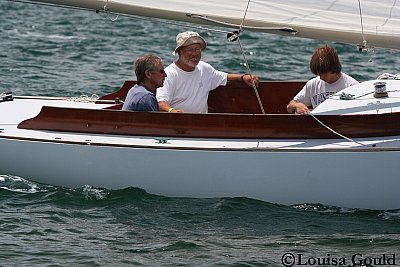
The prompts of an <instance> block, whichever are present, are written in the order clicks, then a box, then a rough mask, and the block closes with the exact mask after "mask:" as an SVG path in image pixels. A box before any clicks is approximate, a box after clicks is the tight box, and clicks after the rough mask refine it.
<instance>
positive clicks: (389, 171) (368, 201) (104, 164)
mask: <svg viewBox="0 0 400 267" xmlns="http://www.w3.org/2000/svg"><path fill="white" fill-rule="evenodd" d="M0 147H1V150H2V151H7V153H3V152H2V153H1V154H0V162H1V164H0V165H1V167H0V169H1V170H2V173H7V174H13V175H18V176H22V177H24V178H29V179H32V180H34V181H38V182H42V183H47V184H52V185H59V186H66V187H80V186H84V185H87V184H89V185H92V186H95V187H103V188H113V189H117V188H126V187H139V188H143V189H145V190H146V191H147V192H149V193H153V194H161V195H165V196H173V197H202V198H203V197H207V198H208V197H237V196H244V197H250V198H255V199H260V200H264V201H268V202H273V203H279V204H299V203H322V204H329V205H335V206H340V207H350V208H353V207H354V208H369V209H395V208H399V207H400V194H399V192H398V191H399V188H400V187H399V185H400V180H399V179H398V172H399V165H398V159H399V157H400V151H399V150H396V151H384V150H383V151H380V150H377V151H372V150H371V151H360V152H356V151H351V152H350V151H347V152H340V151H335V150H334V151H329V150H328V151H318V152H317V151H312V150H304V149H300V150H299V151H282V152H279V151H276V150H268V149H250V150H249V151H240V150H236V149H234V150H230V149H228V150H223V149H221V150H220V149H212V150H209V149H179V148H172V149H168V148H161V147H154V148H148V147H147V148H135V147H124V146H109V145H104V144H103V145H100V144H93V143H91V144H89V143H88V144H86V145H84V144H82V143H80V144H77V143H75V144H73V143H71V144H64V143H55V142H37V141H26V140H10V139H0Z"/></svg>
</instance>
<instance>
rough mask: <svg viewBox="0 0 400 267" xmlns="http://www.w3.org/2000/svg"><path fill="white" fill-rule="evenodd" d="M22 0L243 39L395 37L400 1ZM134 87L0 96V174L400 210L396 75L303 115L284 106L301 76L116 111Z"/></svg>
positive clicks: (399, 83) (179, 193)
mask: <svg viewBox="0 0 400 267" xmlns="http://www.w3.org/2000/svg"><path fill="white" fill-rule="evenodd" d="M30 2H37V3H39V2H40V3H49V4H52V5H61V6H73V7H79V8H84V9H89V10H96V11H98V12H104V13H107V14H120V15H129V16H130V15H134V16H146V17H155V18H159V19H166V20H175V21H184V22H190V23H196V24H207V25H214V26H220V27H226V28H229V29H232V31H231V32H230V34H229V37H230V38H231V39H232V41H234V40H235V39H238V40H239V42H240V34H241V32H243V31H247V30H249V31H250V30H251V31H261V32H267V33H273V34H279V35H284V36H288V38H296V37H299V38H314V39H321V40H327V41H337V42H345V43H350V44H354V45H357V47H358V49H359V50H361V51H367V52H368V51H371V50H372V49H374V48H375V47H382V48H389V49H398V48H400V27H399V26H400V3H397V2H396V1H390V2H389V1H384V2H376V1H370V0H359V1H344V0H336V1H305V0H303V1H302V0H300V1H294V0H293V1H291V0H288V1H284V3H282V1H278V0H273V1H260V0H258V1H253V0H251V1H244V0H230V1H229V4H227V3H226V2H227V1H221V0H218V1H217V0H210V1H209V0H206V1H202V3H201V4H200V5H195V4H192V3H188V2H187V1H183V0H165V1H155V0H147V1H140V0H113V1H109V0H102V1H100V0H79V1H75V0H41V1H30ZM321 2H322V3H321ZM134 84H135V81H125V83H124V84H123V85H122V86H121V88H120V89H119V90H117V91H116V92H113V93H110V94H107V95H103V96H101V97H99V98H67V97H41V96H15V95H13V94H12V93H11V92H5V93H2V94H0V148H1V150H0V173H2V174H10V175H17V176H22V177H24V178H29V179H31V180H33V181H37V182H41V183H46V184H51V185H57V186H65V187H79V186H84V185H87V184H89V185H91V186H95V187H101V188H110V189H118V188H125V187H139V188H142V189H144V190H146V191H147V192H149V193H153V194H161V195H165V196H174V197H204V198H209V197H249V198H255V199H259V200H263V201H268V202H273V203H278V204H285V205H286V204H289V205H290V204H298V203H322V204H328V205H335V206H339V207H349V208H367V209H385V210H387V209H397V208H400V204H399V203H400V194H399V189H400V179H398V172H399V170H400V168H399V167H398V166H399V164H398V162H399V161H400V123H399V122H400V77H399V75H395V74H393V75H392V74H386V75H383V76H382V77H380V78H379V79H376V80H369V81H364V82H361V83H359V84H356V85H353V86H350V87H348V88H345V89H344V90H342V91H341V92H339V93H337V94H335V95H333V96H331V97H330V98H328V99H327V100H326V101H324V102H323V103H322V104H320V105H319V106H318V107H317V108H315V109H314V110H313V111H312V112H311V113H310V114H309V115H307V116H303V115H295V114H287V112H286V105H287V103H288V102H289V100H291V99H292V98H293V96H294V95H295V94H296V93H297V92H298V91H299V90H300V89H301V88H302V87H303V85H304V82H302V81H264V82H261V83H260V86H259V87H258V88H257V93H256V94H254V95H249V93H248V91H249V89H248V88H247V87H245V85H243V84H242V83H240V82H230V83H228V85H227V86H226V87H220V88H218V89H216V90H214V91H212V92H211V94H210V96H209V101H208V104H209V113H207V114H194V113H163V112H128V111H122V110H121V106H122V102H123V101H124V99H125V97H126V94H127V92H128V90H129V89H130V88H131V87H132V86H133V85H134ZM16 162H18V164H16Z"/></svg>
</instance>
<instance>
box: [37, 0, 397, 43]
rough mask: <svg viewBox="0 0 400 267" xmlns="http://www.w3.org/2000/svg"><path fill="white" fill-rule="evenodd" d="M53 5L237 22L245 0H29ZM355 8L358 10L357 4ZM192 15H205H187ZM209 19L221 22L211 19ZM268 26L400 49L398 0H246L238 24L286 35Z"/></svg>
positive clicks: (199, 21) (194, 20)
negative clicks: (196, 1)
mask: <svg viewBox="0 0 400 267" xmlns="http://www.w3.org/2000/svg"><path fill="white" fill-rule="evenodd" d="M31 2H45V3H52V4H55V5H66V6H74V7H82V8H89V9H94V10H104V9H106V10H107V11H108V12H112V13H120V14H127V15H136V16H144V17H153V18H160V19H167V20H175V21H183V22H191V23H196V24H211V25H217V26H221V25H222V26H223V24H225V25H228V26H227V27H235V25H237V26H239V25H240V24H241V22H242V20H243V16H244V12H245V10H246V6H247V2H248V1H247V0H203V1H201V3H195V2H188V1H186V0H163V1H159V0H146V1H144V0H32V1H31ZM360 7H361V9H360ZM188 14H196V15H199V16H204V17H207V18H209V20H204V19H201V18H196V17H193V16H192V17H191V16H188ZM213 20H214V22H213ZM215 21H218V22H221V23H219V24H218V23H216V22H215ZM270 28H288V29H293V30H294V31H296V32H297V34H296V36H298V37H303V38H311V39H320V40H325V41H336V42H344V43H350V44H356V45H362V44H363V41H364V40H366V42H367V44H368V45H370V46H375V47H384V48H392V49H400V1H396V0H384V1H376V0H361V2H360V6H359V4H358V1H357V0H324V1H320V0H285V1H281V0H251V2H250V4H249V8H248V11H247V14H246V19H245V21H244V23H243V29H247V30H250V31H261V32H269V33H274V34H282V35H288V32H285V31H271V29H270Z"/></svg>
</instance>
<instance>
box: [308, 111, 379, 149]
mask: <svg viewBox="0 0 400 267" xmlns="http://www.w3.org/2000/svg"><path fill="white" fill-rule="evenodd" d="M307 115H310V116H311V117H312V118H313V119H314V120H316V121H317V122H318V123H319V124H321V125H322V126H323V127H325V128H326V129H327V130H329V131H331V132H332V133H334V134H336V135H337V136H339V137H342V138H343V139H346V140H347V141H350V142H354V143H356V144H359V145H361V146H365V147H369V146H368V145H365V144H363V143H361V142H358V141H356V140H354V139H351V138H349V137H347V136H344V135H343V134H341V133H338V132H336V131H335V130H333V129H332V128H330V127H329V126H327V125H326V124H324V123H323V122H322V121H320V120H319V119H318V118H317V117H315V116H314V115H313V114H311V113H308V114H307ZM372 146H373V147H375V146H376V145H375V144H373V145H372Z"/></svg>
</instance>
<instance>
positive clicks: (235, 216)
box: [0, 0, 400, 266]
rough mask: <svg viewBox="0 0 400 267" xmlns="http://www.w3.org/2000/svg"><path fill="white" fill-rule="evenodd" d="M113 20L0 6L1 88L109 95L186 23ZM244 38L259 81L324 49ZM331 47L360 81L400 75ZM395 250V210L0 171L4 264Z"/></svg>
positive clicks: (228, 65) (215, 261)
mask: <svg viewBox="0 0 400 267" xmlns="http://www.w3.org/2000/svg"><path fill="white" fill-rule="evenodd" d="M114 17H115V16H113V15H110V16H109V17H107V15H105V14H96V13H95V12H89V11H79V10H71V9H65V8H54V7H42V6H37V5H30V4H21V3H16V2H11V1H4V0H2V1H0V40H1V41H0V77H1V79H0V92H2V91H9V90H11V91H13V93H14V94H16V95H48V96H80V95H82V94H86V95H91V94H98V95H101V94H104V93H109V92H112V91H114V90H115V89H117V88H119V87H120V86H121V85H122V83H123V81H125V80H127V79H134V78H135V77H134V76H133V70H132V62H133V61H134V59H135V58H136V57H137V56H139V55H142V54H144V53H154V54H157V55H159V56H161V57H162V58H163V59H164V61H165V63H166V64H169V63H170V62H172V60H173V59H174V57H173V56H172V55H171V52H172V50H173V49H174V47H175V36H176V34H177V33H179V32H180V31H183V30H190V29H192V28H191V27H190V26H184V25H170V24H166V23H164V22H159V21H154V20H148V19H143V18H140V19H139V18H127V17H118V19H117V20H116V21H114V22H112V21H111V19H113V18H114ZM198 31H199V32H200V33H201V34H202V35H203V36H204V37H205V39H206V40H207V42H208V48H207V50H206V51H205V53H204V55H203V59H204V60H206V61H208V62H209V63H211V64H212V65H213V66H214V67H216V68H218V69H221V70H225V71H227V72H238V73H244V72H247V71H246V68H245V66H244V64H243V57H242V55H241V54H240V49H239V46H238V44H237V43H229V42H228V41H226V39H225V36H224V34H222V33H219V32H215V31H212V30H206V29H202V30H198ZM241 42H242V45H243V48H244V51H245V56H246V58H247V60H248V63H249V66H250V67H251V70H252V72H253V73H255V74H257V75H259V76H260V77H261V78H262V79H264V80H287V79H293V80H304V79H309V78H311V77H312V76H313V75H312V74H311V73H310V71H309V68H308V61H309V58H310V56H311V54H312V53H313V51H314V49H315V48H316V47H317V46H319V45H321V44H324V42H322V41H317V40H305V39H295V38H284V37H277V36H273V35H268V34H261V33H249V32H245V33H244V34H243V35H242V36H241ZM333 45H334V46H335V48H336V49H337V50H338V52H339V55H340V58H341V61H342V64H343V70H344V72H347V73H349V74H351V75H352V76H354V77H355V78H357V79H359V80H366V79H371V78H375V77H377V76H379V75H380V74H382V73H384V72H389V73H398V72H400V69H399V68H400V67H399V66H400V53H399V52H398V51H387V50H382V49H375V51H374V53H372V54H370V55H369V54H367V53H361V52H358V51H357V49H356V47H354V46H350V45H345V44H333ZM0 149H1V148H0ZM16 164H18V163H16ZM399 248H400V210H391V211H376V210H359V209H347V208H345V207H332V206H327V205H321V204H318V203H300V204H299V205H293V206H282V205H276V204H273V203H266V202H261V201H258V200H253V199H247V198H214V199H190V198H169V197H165V196H156V195H152V194H149V193H146V192H145V191H143V190H142V189H138V188H126V189H123V190H105V189H98V188H92V187H90V186H86V187H83V188H76V189H66V188H60V187H53V186H49V185H41V184H37V183H35V182H32V181H29V180H26V179H24V177H15V176H9V175H7V174H1V173H0V266H135V265H139V266H283V264H282V259H284V260H283V263H290V255H291V254H287V253H292V254H293V255H294V256H295V261H294V264H293V266H296V265H297V266H306V265H308V266H321V265H323V264H322V263H324V264H325V266H329V265H339V264H334V263H335V262H336V263H344V264H342V265H346V266H360V265H362V264H365V265H367V266H371V265H372V266H391V263H392V261H391V260H392V258H393V260H394V263H395V265H397V266H400V250H399ZM359 254H360V255H359ZM287 255H289V256H287ZM352 258H353V259H352ZM374 258H376V259H375V263H374V262H373V260H374ZM379 260H380V262H379ZM289 265H290V264H287V266H289Z"/></svg>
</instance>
